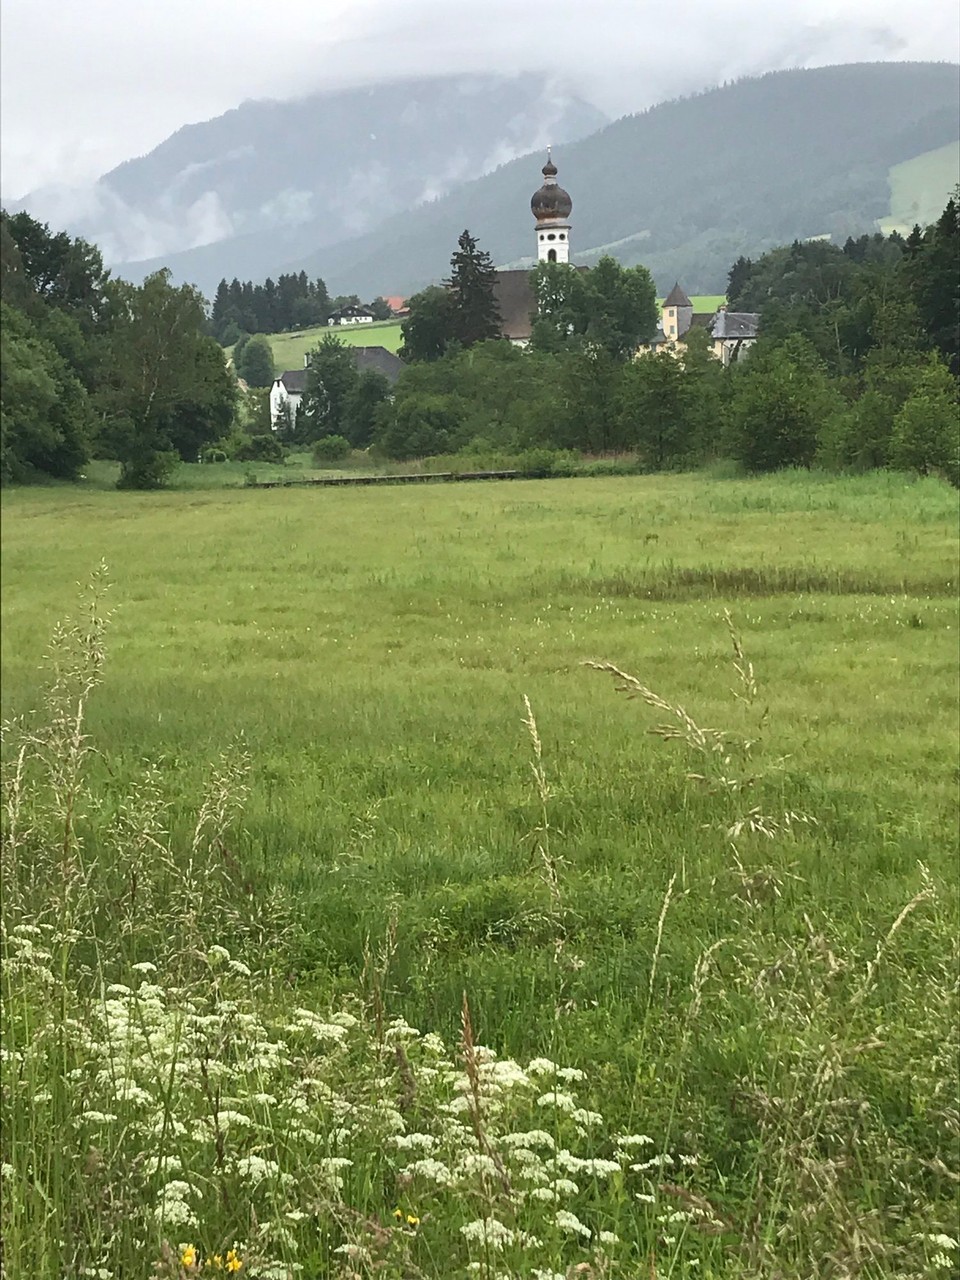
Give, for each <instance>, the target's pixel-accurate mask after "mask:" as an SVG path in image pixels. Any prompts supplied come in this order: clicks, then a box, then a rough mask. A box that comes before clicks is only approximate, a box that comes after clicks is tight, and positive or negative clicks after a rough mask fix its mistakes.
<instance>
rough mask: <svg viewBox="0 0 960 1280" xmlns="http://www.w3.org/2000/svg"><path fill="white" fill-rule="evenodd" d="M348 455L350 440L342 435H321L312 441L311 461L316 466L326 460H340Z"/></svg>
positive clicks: (321, 464)
mask: <svg viewBox="0 0 960 1280" xmlns="http://www.w3.org/2000/svg"><path fill="white" fill-rule="evenodd" d="M349 456H350V441H349V440H346V439H344V437H343V436H321V437H320V439H319V440H317V441H315V442H314V446H313V461H314V462H315V463H316V465H317V466H321V467H322V466H323V465H324V463H327V462H342V461H343V459H344V458H347V457H349Z"/></svg>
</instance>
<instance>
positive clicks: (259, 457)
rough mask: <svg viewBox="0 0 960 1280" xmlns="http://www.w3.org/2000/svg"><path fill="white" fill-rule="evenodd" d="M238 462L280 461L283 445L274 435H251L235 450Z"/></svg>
mask: <svg viewBox="0 0 960 1280" xmlns="http://www.w3.org/2000/svg"><path fill="white" fill-rule="evenodd" d="M237 459H238V461H240V462H282V461H283V445H282V444H281V443H280V441H279V440H278V439H277V437H276V436H274V435H269V436H268V435H263V436H251V437H250V439H249V440H248V441H247V442H246V443H245V444H244V445H243V446H241V448H240V449H238V450H237Z"/></svg>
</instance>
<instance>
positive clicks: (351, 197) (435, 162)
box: [8, 75, 607, 284]
mask: <svg viewBox="0 0 960 1280" xmlns="http://www.w3.org/2000/svg"><path fill="white" fill-rule="evenodd" d="M605 123H607V117H606V116H605V115H604V114H603V113H602V112H600V111H599V110H597V109H596V108H595V107H592V106H590V105H589V104H588V103H586V102H584V101H583V100H581V99H579V98H577V97H576V96H574V95H573V94H571V93H569V92H568V91H566V90H565V89H564V88H563V87H562V86H560V85H559V84H558V83H555V82H553V81H551V80H549V79H548V78H547V77H545V76H542V75H528V76H499V75H457V76H436V77H430V78H423V79H416V80H414V79H409V80H404V81H396V82H393V83H386V84H378V85H373V86H368V87H365V88H358V89H350V90H337V91H327V92H321V93H313V94H310V95H309V96H306V97H301V98H298V99H295V100H292V101H287V102H277V101H258V102H244V103H243V104H242V105H241V106H239V107H237V108H236V109H235V110H232V111H228V112H226V113H225V114H224V115H221V116H218V117H217V118H216V119H213V120H207V121H204V122H203V123H200V124H191V125H186V126H184V127H183V128H182V129H179V130H177V132H176V133H174V134H173V135H171V137H169V138H167V139H166V141H165V142H163V143H161V144H160V146H158V147H156V148H155V149H154V150H153V151H151V152H150V153H149V154H148V155H146V156H141V157H140V158H138V159H135V160H129V161H126V162H125V163H123V164H121V165H119V166H118V167H117V168H115V169H113V170H111V172H109V173H107V174H105V175H104V176H103V177H102V178H101V179H100V180H99V181H98V182H97V183H96V184H94V186H93V187H92V188H91V189H88V190H85V191H71V190H60V191H58V190H49V189H48V190H46V191H40V192H35V193H33V194H32V195H30V196H27V197H25V198H24V199H23V200H20V201H17V202H14V203H12V204H9V205H8V210H9V212H11V213H12V212H14V211H15V210H16V209H18V208H25V209H27V210H28V211H29V212H30V213H31V214H32V215H34V216H35V217H40V218H42V219H43V220H44V221H50V223H51V225H56V226H65V227H67V228H68V229H69V230H70V231H71V232H72V233H73V234H75V235H83V236H84V237H85V238H87V239H89V240H91V241H92V242H94V243H96V244H98V245H100V246H101V248H102V250H103V253H104V257H105V259H106V261H107V263H108V265H112V264H114V263H117V262H122V261H124V260H131V259H145V258H156V257H159V258H161V259H163V261H166V260H167V258H168V257H170V256H171V255H174V254H177V253H180V252H182V251H185V250H186V251H189V250H194V249H195V247H196V246H206V252H203V251H199V252H194V253H193V254H188V256H186V257H185V258H182V259H179V260H178V261H176V262H175V263H174V262H173V259H172V258H171V262H172V263H173V265H174V266H175V270H176V273H177V275H178V276H179V277H181V278H183V277H189V278H190V279H197V280H200V281H202V282H203V283H204V284H207V283H208V282H209V280H210V279H213V282H214V283H216V280H217V279H218V278H219V277H220V276H221V275H227V276H232V275H236V274H239V275H240V276H243V277H247V278H249V277H260V278H262V277H263V276H265V275H266V274H267V273H268V271H269V270H271V269H272V268H273V266H274V265H275V263H276V262H277V261H278V260H282V259H284V258H286V257H291V256H295V255H297V254H307V253H311V252H314V251H315V250H316V249H317V248H320V247H322V246H324V245H329V244H333V243H335V242H337V241H339V240H343V239H346V238H348V237H351V236H355V235H358V234H360V233H362V232H366V231H368V230H370V229H372V228H373V227H375V226H377V225H378V224H379V223H381V222H382V221H383V220H384V219H385V218H387V217H389V216H390V215H391V214H394V213H396V212H398V211H399V210H402V209H406V208H408V207H410V206H411V205H414V204H417V203H419V202H422V201H424V200H428V199H433V198H435V197H437V196H439V195H442V194H444V193H445V192H447V191H449V190H450V189H451V188H453V187H454V186H456V185H457V183H459V182H463V181H465V180H467V179H472V178H476V177H479V176H480V175H481V174H483V173H486V172H489V171H490V170H492V169H493V168H495V167H496V165H497V164H499V163H500V162H501V161H503V160H505V159H509V158H511V157H513V156H515V155H518V154H521V153H523V152H526V151H528V150H529V149H530V148H532V147H536V146H539V145H541V144H543V143H546V142H560V141H564V140H569V139H571V138H577V137H582V136H584V135H585V134H588V133H592V132H593V131H595V130H596V129H597V128H599V127H600V126H601V125H603V124H605ZM278 255H279V257H278ZM194 263H195V264H196V266H195V267H194V266H193V265H192V264H194ZM210 263H215V264H216V265H213V266H210V265H209V264H210ZM211 273H212V274H211Z"/></svg>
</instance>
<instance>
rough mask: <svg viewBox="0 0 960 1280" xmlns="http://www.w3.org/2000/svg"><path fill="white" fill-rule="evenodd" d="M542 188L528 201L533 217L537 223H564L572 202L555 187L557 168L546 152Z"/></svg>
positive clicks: (562, 191)
mask: <svg viewBox="0 0 960 1280" xmlns="http://www.w3.org/2000/svg"><path fill="white" fill-rule="evenodd" d="M542 172H543V186H542V187H541V188H540V190H539V191H535V192H534V194H533V198H532V199H531V201H530V208H531V209H532V210H533V216H534V217H535V218H536V220H537V221H538V222H565V221H566V220H567V218H569V217H570V211H571V210H572V208H573V201H572V200H571V199H570V196H569V195H568V194H567V192H566V191H564V189H563V187H560V186H558V185H557V166H556V165H555V164H554V163H553V161H552V160H551V159H550V151H549V148H548V150H547V163H546V164H545V165H544V166H543V170H542Z"/></svg>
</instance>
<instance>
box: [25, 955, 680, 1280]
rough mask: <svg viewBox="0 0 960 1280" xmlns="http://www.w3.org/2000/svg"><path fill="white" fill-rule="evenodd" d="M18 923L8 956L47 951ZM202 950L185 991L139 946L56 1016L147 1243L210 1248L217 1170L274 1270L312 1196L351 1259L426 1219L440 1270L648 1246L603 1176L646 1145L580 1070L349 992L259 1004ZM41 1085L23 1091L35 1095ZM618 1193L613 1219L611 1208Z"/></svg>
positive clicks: (85, 1129) (287, 1256)
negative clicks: (331, 1208) (610, 1124)
mask: <svg viewBox="0 0 960 1280" xmlns="http://www.w3.org/2000/svg"><path fill="white" fill-rule="evenodd" d="M23 937H24V938H25V940H26V947H23V946H21V953H24V952H26V953H28V954H29V955H30V956H31V963H34V962H36V963H38V964H43V963H45V960H44V957H43V955H42V954H41V955H38V954H37V953H38V952H43V951H44V950H45V947H44V946H43V943H44V941H45V940H44V939H38V938H37V937H35V936H33V935H29V934H26V935H23ZM204 958H205V962H206V963H205V973H206V977H205V979H204V980H203V981H196V982H194V983H193V985H191V986H190V987H186V988H176V987H173V986H170V985H165V983H164V979H163V974H162V970H160V969H158V968H157V966H156V965H155V964H154V963H153V962H152V961H150V960H146V959H144V960H139V961H138V962H137V963H136V964H135V965H131V966H128V967H127V968H126V969H125V970H124V971H122V972H120V973H118V974H117V975H116V976H117V977H118V978H122V979H123V981H117V982H107V983H105V984H104V986H103V987H102V988H101V992H102V994H101V997H100V999H99V1002H98V1003H96V1004H95V1005H94V1006H93V1007H92V1008H90V1009H89V1010H88V1011H87V1013H86V1016H84V1017H82V1018H73V1019H70V1020H68V1021H67V1023H65V1026H66V1028H67V1031H68V1034H69V1036H70V1037H71V1038H72V1044H73V1061H74V1063H75V1065H73V1066H72V1067H71V1073H70V1080H69V1085H70V1088H71V1090H72V1091H73V1092H74V1093H75V1095H76V1099H77V1103H76V1106H75V1109H74V1114H73V1118H72V1123H73V1125H74V1128H75V1131H76V1132H77V1134H78V1136H80V1137H81V1138H82V1140H83V1141H84V1142H89V1143H90V1145H91V1146H94V1147H98V1148H99V1147H106V1146H108V1145H109V1149H110V1150H111V1151H113V1152H115V1153H116V1154H115V1159H116V1161H117V1163H118V1164H119V1165H122V1166H123V1167H124V1168H127V1169H130V1170H133V1171H134V1172H133V1173H132V1174H131V1175H130V1176H131V1185H130V1187H129V1188H127V1190H128V1192H129V1201H130V1202H131V1203H136V1202H137V1201H138V1200H139V1201H142V1202H143V1203H144V1204H146V1205H147V1206H148V1207H149V1212H148V1213H147V1215H146V1218H147V1219H148V1220H145V1221H144V1223H143V1227H142V1236H143V1239H144V1240H145V1241H146V1240H148V1239H156V1233H157V1231H158V1230H159V1231H161V1232H162V1233H163V1234H165V1235H166V1236H167V1238H168V1239H171V1240H177V1239H180V1240H187V1241H189V1240H191V1239H194V1240H197V1241H198V1244H197V1245H185V1246H183V1248H184V1250H185V1251H186V1253H185V1256H187V1257H192V1256H194V1254H193V1253H191V1252H190V1250H197V1249H200V1251H201V1252H199V1253H198V1254H197V1256H198V1257H201V1258H202V1257H205V1256H206V1255H205V1254H204V1253H203V1252H202V1250H203V1247H204V1246H203V1244H202V1243H199V1242H200V1241H202V1238H203V1235H204V1232H206V1231H208V1230H209V1228H208V1226H207V1224H208V1223H210V1222H211V1221H212V1220H213V1219H212V1218H211V1215H213V1217H214V1219H215V1216H216V1214H217V1212H218V1205H219V1204H220V1203H221V1188H223V1187H225V1188H226V1190H227V1193H228V1195H229V1196H230V1198H231V1202H232V1203H234V1204H243V1205H245V1206H249V1208H250V1210H251V1211H252V1212H253V1213H255V1215H256V1218H257V1219H258V1220H259V1221H260V1222H261V1223H262V1224H264V1225H263V1232H264V1233H266V1234H263V1235H262V1238H261V1239H260V1242H259V1245H258V1247H262V1248H263V1249H264V1250H268V1252H269V1254H270V1257H272V1258H276V1259H280V1258H282V1259H283V1262H282V1264H281V1263H280V1262H279V1261H277V1262H276V1264H275V1265H276V1268H277V1270H276V1274H277V1275H280V1274H281V1273H282V1274H283V1275H285V1276H288V1277H289V1276H294V1275H296V1274H297V1266H298V1265H299V1264H298V1263H297V1261H296V1259H297V1256H298V1253H301V1252H302V1251H303V1250H304V1249H305V1246H306V1242H307V1241H308V1240H309V1241H314V1242H315V1240H316V1232H317V1230H318V1225H317V1224H318V1221H319V1220H321V1219H323V1220H326V1221H329V1218H330V1214H328V1213H327V1214H321V1213H319V1210H318V1206H320V1205H336V1204H339V1205H340V1209H338V1210H337V1211H336V1212H335V1213H334V1214H333V1216H334V1218H335V1219H336V1220H338V1221H339V1220H342V1221H344V1222H346V1223H355V1224H357V1225H356V1227H355V1228H353V1227H351V1229H350V1231H351V1234H350V1236H349V1237H348V1238H347V1239H346V1240H342V1241H339V1242H333V1243H332V1245H331V1247H332V1248H333V1251H334V1253H335V1254H336V1255H337V1256H338V1257H339V1258H340V1259H342V1262H343V1265H344V1266H352V1267H353V1268H360V1267H370V1266H374V1265H375V1263H376V1262H377V1261H378V1259H379V1258H380V1256H381V1254H380V1252H378V1251H382V1249H383V1248H384V1247H385V1246H384V1243H383V1241H384V1240H385V1239H389V1238H391V1233H392V1232H394V1231H397V1232H400V1233H407V1234H408V1235H414V1234H427V1233H434V1232H436V1231H437V1229H438V1224H439V1227H440V1230H441V1231H442V1232H443V1233H444V1234H443V1235H441V1237H440V1239H444V1238H445V1239H446V1240H447V1241H449V1238H450V1233H451V1231H452V1232H453V1234H454V1237H455V1239H456V1240H457V1241H458V1247H459V1248H460V1250H461V1254H460V1257H459V1258H457V1257H454V1258H452V1259H451V1271H450V1274H454V1273H455V1272H456V1273H457V1274H463V1269H464V1268H465V1267H469V1264H470V1263H471V1262H472V1261H475V1260H476V1259H477V1258H478V1257H480V1256H483V1257H486V1256H487V1255H488V1254H496V1256H497V1258H498V1259H499V1262H498V1269H499V1270H500V1271H502V1273H503V1275H504V1276H509V1277H513V1276H514V1275H517V1274H523V1275H528V1276H533V1275H537V1274H542V1275H544V1276H554V1275H556V1274H565V1273H566V1271H567V1270H569V1269H571V1268H575V1267H578V1266H584V1267H585V1266H592V1267H597V1265H598V1264H597V1259H598V1258H600V1257H601V1256H605V1255H603V1254H602V1251H603V1250H605V1249H612V1248H613V1247H614V1246H616V1248H617V1250H618V1252H617V1260H618V1263H619V1262H620V1260H621V1259H628V1258H629V1259H632V1260H636V1258H638V1257H642V1256H644V1255H643V1254H641V1253H639V1252H634V1253H633V1254H631V1252H630V1250H631V1249H634V1250H636V1249H638V1248H639V1246H638V1245H637V1244H635V1243H634V1244H631V1241H632V1240H634V1235H633V1233H632V1225H631V1224H632V1223H633V1221H634V1220H635V1219H636V1218H639V1220H640V1221H641V1222H646V1216H645V1215H636V1213H635V1212H634V1213H631V1211H630V1207H629V1206H630V1205H631V1204H632V1206H633V1210H634V1211H635V1210H636V1209H637V1208H638V1204H637V1202H636V1201H635V1200H633V1199H632V1197H633V1195H634V1194H636V1188H635V1187H630V1186H628V1185H625V1184H624V1183H623V1182H616V1181H615V1180H616V1179H618V1178H621V1177H624V1178H625V1177H628V1176H632V1175H633V1174H635V1173H636V1172H638V1170H636V1169H631V1166H636V1165H639V1164H643V1163H644V1162H645V1159H646V1158H647V1150H648V1149H650V1148H652V1149H653V1151H656V1145H655V1144H654V1143H653V1142H652V1140H651V1139H650V1138H648V1137H646V1136H645V1135H636V1134H611V1133H608V1132H605V1126H604V1119H603V1116H602V1115H601V1113H600V1112H599V1111H596V1110H592V1109H590V1108H589V1107H588V1106H586V1105H584V1102H583V1101H581V1100H580V1099H579V1098H578V1096H577V1094H578V1086H580V1085H581V1084H582V1083H583V1081H584V1073H583V1072H582V1071H581V1070H580V1069H579V1068H574V1067H565V1066H562V1065H558V1064H557V1063H555V1062H552V1061H550V1060H548V1059H545V1058H540V1059H534V1060H533V1061H532V1062H530V1063H527V1064H525V1063H523V1062H521V1061H517V1060H515V1059H513V1058H509V1057H503V1058H501V1057H499V1056H498V1055H497V1053H495V1052H494V1051H493V1050H492V1049H489V1048H486V1047H481V1046H476V1047H474V1048H473V1049H472V1050H471V1051H470V1057H469V1059H467V1060H465V1059H464V1056H463V1054H462V1050H461V1048H459V1047H455V1046H450V1047H448V1046H447V1045H445V1043H444V1041H443V1040H442V1039H441V1038H440V1037H439V1036H437V1035H433V1034H428V1035H421V1034H420V1033H419V1032H418V1031H417V1030H416V1029H415V1028H414V1027H412V1026H411V1025H410V1024H409V1023H408V1022H406V1021H405V1020H404V1019H400V1018H397V1019H394V1020H393V1021H391V1022H389V1023H388V1024H387V1026H386V1027H385V1028H381V1029H380V1033H378V1031H377V1030H376V1029H375V1028H374V1027H372V1026H370V1025H369V1024H368V1023H367V1022H366V1021H365V1020H364V1019H363V1018H362V1017H360V1016H358V1015H359V1013H360V1010H359V1007H357V1009H356V1011H354V1012H351V1011H349V1010H341V1011H339V1012H330V1011H325V1010H319V1009H314V1008H310V1007H306V1006H299V1007H297V1006H294V1007H292V1008H290V1007H289V1006H288V1007H287V1008H286V1009H285V1010H284V1011H283V1012H282V1013H281V1014H280V1015H279V1016H268V1015H266V1014H265V1013H264V1009H265V1008H266V1007H268V1005H267V1002H266V1001H264V1000H263V999H262V998H261V997H260V996H259V994H258V992H257V990H256V986H255V984H253V985H251V984H248V983H247V981H246V978H245V975H244V973H243V972H241V971H240V969H238V968H237V967H236V963H235V962H234V960H233V958H232V957H231V955H230V953H229V952H228V951H227V949H226V948H225V947H220V946H218V945H214V946H211V947H208V948H207V950H206V952H205V957H204ZM42 1047H43V1046H41V1045H40V1044H39V1043H38V1045H37V1049H36V1052H37V1053H38V1054H40V1052H41V1049H42ZM468 1067H469V1069H467V1068H468ZM42 1096H43V1091H42V1090H37V1091H35V1093H34V1096H33V1098H32V1103H33V1105H34V1106H37V1105H39V1099H41V1098H42ZM666 1158H667V1157H653V1159H654V1160H655V1161H656V1160H661V1159H666ZM137 1180H139V1186H138V1187H135V1186H134V1185H133V1183H134V1182H136V1181H137ZM641 1185H645V1184H643V1183H641ZM379 1186H385V1187H388V1188H391V1190H388V1191H387V1193H386V1198H385V1203H384V1204H383V1205H382V1206H381V1207H380V1209H379V1219H380V1222H381V1224H382V1226H380V1227H378V1228H377V1229H376V1230H374V1227H373V1225H372V1224H374V1223H375V1222H376V1219H377V1216H378V1211H377V1209H375V1208H374V1209H371V1204H370V1198H369V1197H370V1194H371V1191H370V1189H371V1187H379ZM614 1188H616V1190H615V1192H614ZM354 1196H356V1197H357V1198H356V1199H354V1198H353V1197H354ZM392 1197H395V1200H393V1199H392ZM618 1197H621V1198H622V1199H623V1202H624V1208H625V1217H623V1218H621V1217H614V1216H611V1211H610V1205H611V1204H612V1203H613V1202H614V1201H615V1200H616V1199H617V1198H618ZM494 1204H496V1209H494V1208H493V1205H494ZM398 1205H399V1206H402V1208H401V1207H397V1206H398ZM318 1214H319V1217H318ZM465 1219H466V1220H465ZM364 1224H371V1225H370V1226H369V1228H368V1227H367V1226H365V1225H364ZM321 1229H322V1228H321ZM326 1229H328V1228H326ZM645 1229H647V1230H648V1231H649V1229H652V1228H650V1225H649V1224H648V1226H647V1228H645ZM656 1229H657V1230H662V1231H666V1230H670V1229H671V1224H670V1223H667V1222H663V1223H660V1222H659V1221H658V1222H657V1226H656ZM378 1231H379V1232H380V1234H378ZM384 1232H386V1235H384V1234H383V1233H384ZM621 1240H623V1241H624V1242H625V1243H620V1241H621ZM145 1247H146V1246H145ZM431 1247H436V1245H435V1244H432V1245H431ZM443 1247H449V1246H448V1245H445V1246H443ZM303 1256H306V1254H305V1253H304V1254H303ZM561 1264H562V1269H561V1270H558V1268H561ZM271 1265H273V1264H271ZM484 1265H486V1264H484ZM257 1268H258V1269H257V1270H256V1272H254V1271H253V1270H251V1275H254V1274H255V1275H257V1276H260V1275H261V1274H264V1275H265V1274H267V1270H268V1266H267V1261H266V1260H265V1261H263V1262H261V1260H260V1259H259V1258H258V1261H257ZM488 1273H489V1274H491V1275H492V1274H493V1272H491V1270H490V1268H489V1267H487V1268H486V1271H485V1272H484V1274H488ZM488 1280H489V1276H488Z"/></svg>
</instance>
